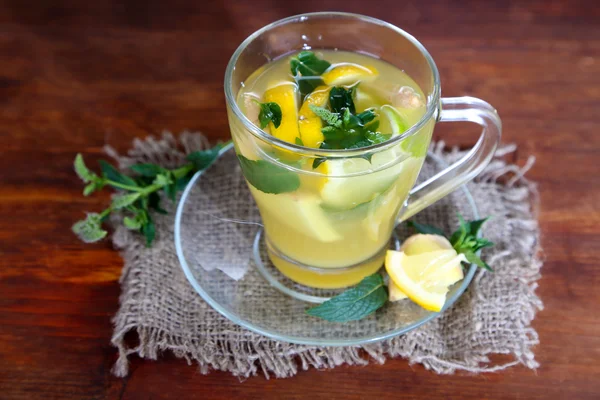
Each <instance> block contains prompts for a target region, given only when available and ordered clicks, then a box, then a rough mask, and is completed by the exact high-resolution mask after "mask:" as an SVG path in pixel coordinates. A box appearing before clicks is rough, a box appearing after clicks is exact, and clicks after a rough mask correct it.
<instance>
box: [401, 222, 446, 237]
mask: <svg viewBox="0 0 600 400" xmlns="http://www.w3.org/2000/svg"><path fill="white" fill-rule="evenodd" d="M406 225H407V226H409V227H411V228H414V230H415V231H417V233H424V234H426V235H440V236H444V237H446V235H445V234H444V231H442V230H441V229H440V228H438V227H436V226H431V225H426V224H420V223H418V222H415V221H408V222H406Z"/></svg>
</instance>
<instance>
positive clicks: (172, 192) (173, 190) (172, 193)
mask: <svg viewBox="0 0 600 400" xmlns="http://www.w3.org/2000/svg"><path fill="white" fill-rule="evenodd" d="M163 190H164V191H165V194H166V195H167V197H168V198H169V199H171V201H172V202H175V200H176V198H177V185H176V184H175V183H171V184H169V185H166V186H165V187H164V188H163Z"/></svg>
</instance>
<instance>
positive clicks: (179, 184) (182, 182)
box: [175, 175, 192, 192]
mask: <svg viewBox="0 0 600 400" xmlns="http://www.w3.org/2000/svg"><path fill="white" fill-rule="evenodd" d="M191 179H192V177H191V175H186V176H184V177H181V178H179V179H177V180H176V181H175V190H176V191H178V192H179V191H181V190H183V189H185V187H186V186H187V184H188V183H189V182H190V180H191Z"/></svg>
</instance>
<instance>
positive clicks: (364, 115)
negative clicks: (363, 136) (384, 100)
mask: <svg viewBox="0 0 600 400" xmlns="http://www.w3.org/2000/svg"><path fill="white" fill-rule="evenodd" d="M356 117H357V118H358V119H360V120H361V121H362V123H363V125H366V124H368V123H369V122H371V121H373V120H374V119H375V118H377V114H375V112H374V111H373V110H365V111H363V112H361V113H359V114H357V115H356Z"/></svg>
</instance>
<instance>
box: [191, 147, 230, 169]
mask: <svg viewBox="0 0 600 400" xmlns="http://www.w3.org/2000/svg"><path fill="white" fill-rule="evenodd" d="M223 146H224V145H223V144H222V143H221V144H218V145H216V146H215V147H213V148H212V149H207V150H200V151H195V152H193V153H190V154H188V155H187V157H186V159H187V160H188V161H190V162H192V163H193V164H194V168H195V169H196V171H201V170H204V169H206V168H208V167H209V166H210V165H211V164H212V163H213V162H214V161H215V160H216V159H217V157H218V156H219V153H220V152H221V149H222V148H223Z"/></svg>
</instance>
